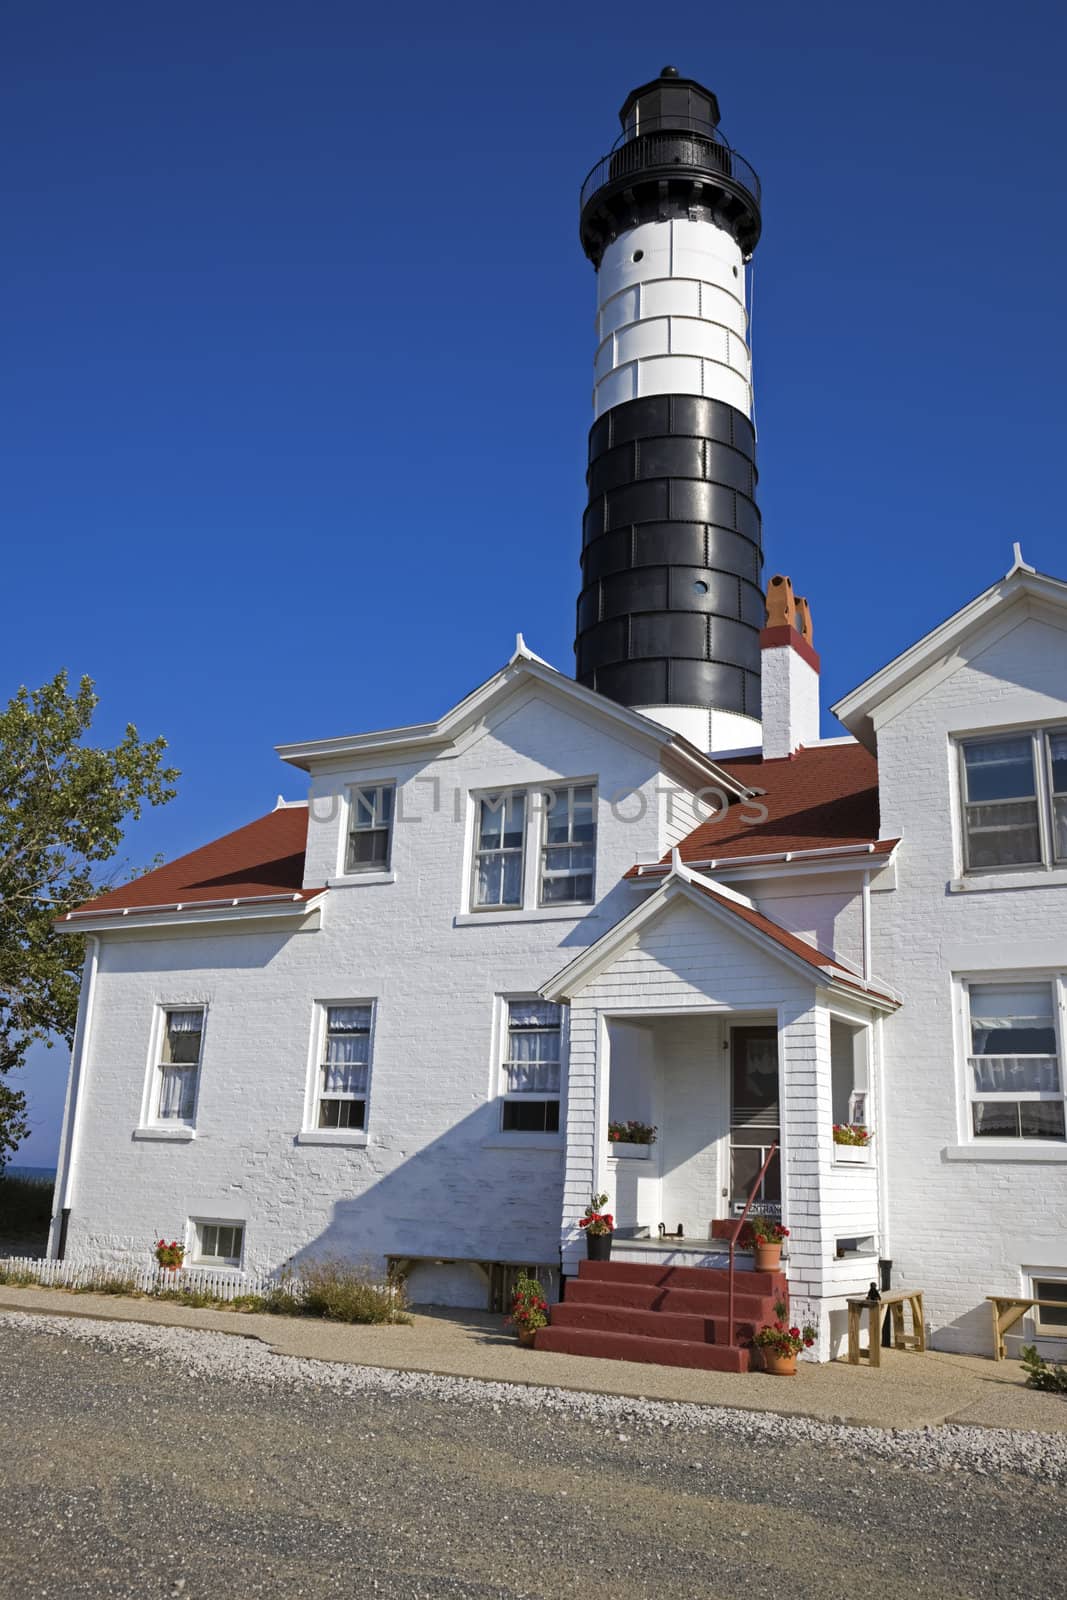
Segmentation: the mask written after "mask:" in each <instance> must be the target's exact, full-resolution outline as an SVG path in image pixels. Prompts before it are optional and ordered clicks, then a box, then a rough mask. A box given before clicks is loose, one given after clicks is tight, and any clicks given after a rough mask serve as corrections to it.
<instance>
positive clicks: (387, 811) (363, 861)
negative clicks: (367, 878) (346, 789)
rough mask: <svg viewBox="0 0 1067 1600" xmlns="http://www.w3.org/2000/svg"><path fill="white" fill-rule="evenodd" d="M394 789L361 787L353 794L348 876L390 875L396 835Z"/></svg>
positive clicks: (347, 862)
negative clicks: (394, 834)
mask: <svg viewBox="0 0 1067 1600" xmlns="http://www.w3.org/2000/svg"><path fill="white" fill-rule="evenodd" d="M394 794H395V788H394V785H393V784H391V783H377V784H371V785H370V786H369V787H368V786H365V785H361V786H360V787H359V788H357V789H353V790H352V810H351V821H350V826H349V831H348V854H347V855H346V857H345V871H346V872H388V870H389V859H390V855H391V848H392V835H393V798H394Z"/></svg>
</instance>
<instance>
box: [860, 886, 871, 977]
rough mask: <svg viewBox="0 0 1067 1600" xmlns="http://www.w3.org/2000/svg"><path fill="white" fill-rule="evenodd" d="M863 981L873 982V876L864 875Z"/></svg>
mask: <svg viewBox="0 0 1067 1600" xmlns="http://www.w3.org/2000/svg"><path fill="white" fill-rule="evenodd" d="M862 909H863V981H864V983H870V981H871V875H870V873H869V872H865V873H864V874H863V894H862Z"/></svg>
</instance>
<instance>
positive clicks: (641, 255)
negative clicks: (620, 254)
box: [630, 250, 645, 261]
mask: <svg viewBox="0 0 1067 1600" xmlns="http://www.w3.org/2000/svg"><path fill="white" fill-rule="evenodd" d="M644 259H645V252H644V251H643V250H635V251H634V253H633V255H632V256H631V257H630V260H631V261H643V260H644Z"/></svg>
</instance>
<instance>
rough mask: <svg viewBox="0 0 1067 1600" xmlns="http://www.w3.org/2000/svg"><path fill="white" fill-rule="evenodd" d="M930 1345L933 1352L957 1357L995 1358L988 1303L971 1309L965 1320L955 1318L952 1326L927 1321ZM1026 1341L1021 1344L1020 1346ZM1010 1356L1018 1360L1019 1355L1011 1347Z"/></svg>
mask: <svg viewBox="0 0 1067 1600" xmlns="http://www.w3.org/2000/svg"><path fill="white" fill-rule="evenodd" d="M926 1329H927V1343H928V1344H929V1346H930V1348H931V1349H932V1350H946V1351H948V1352H950V1353H951V1354H954V1355H968V1356H975V1355H983V1356H992V1354H993V1313H992V1311H991V1310H990V1308H989V1305H988V1303H987V1302H985V1301H983V1302H982V1304H981V1305H977V1306H972V1307H971V1309H970V1310H969V1311H965V1312H963V1314H962V1316H959V1317H956V1318H954V1319H953V1321H952V1322H944V1323H941V1325H940V1326H936V1327H935V1326H934V1323H933V1322H932V1320H931V1319H930V1318H929V1317H928V1318H927V1323H926ZM1023 1342H1025V1341H1022V1340H1020V1341H1019V1343H1020V1344H1021V1343H1023ZM1008 1354H1009V1356H1011V1357H1012V1358H1013V1359H1015V1360H1018V1355H1019V1351H1018V1348H1016V1349H1015V1350H1014V1351H1013V1350H1012V1348H1011V1346H1010V1344H1009V1346H1008Z"/></svg>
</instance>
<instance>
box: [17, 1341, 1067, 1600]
mask: <svg viewBox="0 0 1067 1600" xmlns="http://www.w3.org/2000/svg"><path fill="white" fill-rule="evenodd" d="M1065 1482H1067V1443H1065V1440H1064V1437H1063V1436H1058V1435H1047V1434H1046V1435H1038V1434H1020V1433H1015V1434H1009V1433H1004V1432H998V1431H993V1430H985V1431H983V1430H979V1429H970V1428H959V1429H947V1428H946V1429H937V1430H934V1431H931V1432H929V1433H922V1434H915V1433H898V1434H887V1433H878V1432H876V1431H874V1430H867V1429H858V1428H849V1427H843V1426H835V1425H832V1424H827V1423H817V1422H807V1421H804V1420H802V1419H796V1418H794V1419H788V1420H786V1419H781V1418H775V1417H770V1416H767V1415H761V1414H755V1413H750V1412H738V1411H730V1412H727V1411H723V1410H717V1411H716V1410H711V1409H707V1408H698V1407H695V1406H686V1405H667V1404H662V1403H658V1402H657V1403H653V1402H641V1401H633V1400H625V1399H620V1398H617V1397H609V1396H595V1395H592V1396H590V1395H582V1394H577V1393H572V1392H563V1391H558V1390H534V1389H518V1388H507V1387H504V1386H499V1385H493V1384H479V1383H475V1382H472V1381H471V1380H467V1379H456V1378H434V1377H431V1376H428V1375H426V1374H409V1373H399V1372H388V1371H382V1370H379V1369H370V1368H341V1367H337V1366H331V1365H326V1364H323V1363H315V1362H310V1361H297V1360H293V1359H290V1358H287V1357H281V1356H277V1355H275V1354H273V1353H272V1352H270V1351H268V1350H266V1349H265V1348H264V1347H263V1346H262V1345H260V1344H258V1343H256V1342H253V1341H250V1340H247V1339H240V1338H235V1337H232V1336H227V1335H224V1334H209V1333H186V1332H181V1331H178V1330H176V1329H173V1328H158V1327H143V1326H138V1325H133V1324H122V1325H119V1324H112V1323H94V1322H86V1321H81V1320H72V1319H67V1318H54V1319H51V1318H47V1317H28V1316H17V1315H15V1316H7V1317H0V1489H2V1500H0V1506H2V1511H0V1595H2V1596H3V1597H4V1600H7V1597H9V1596H10V1597H11V1600H35V1597H38V1596H41V1597H43V1596H50V1597H51V1596H55V1597H61V1596H62V1597H67V1596H72V1597H73V1596H82V1595H90V1596H94V1597H104V1596H122V1597H131V1600H132V1597H137V1600H142V1597H144V1600H154V1597H156V1596H169V1597H172V1600H178V1597H181V1600H246V1597H247V1600H253V1597H256V1600H258V1597H263V1596H270V1597H272V1600H273V1597H278V1600H283V1597H284V1600H289V1597H297V1600H298V1597H308V1600H318V1597H319V1596H330V1595H347V1596H356V1597H359V1596H363V1595H380V1596H383V1597H391V1600H392V1597H395V1600H419V1597H422V1596H434V1597H437V1596H462V1597H470V1600H475V1597H479V1600H481V1597H485V1600H488V1597H494V1600H497V1597H499V1600H504V1597H507V1600H519V1597H530V1596H537V1597H548V1596H552V1597H558V1596H577V1595H582V1596H590V1597H591V1600H599V1597H600V1596H601V1595H604V1596H610V1597H612V1600H651V1597H653V1596H655V1597H661V1596H662V1597H670V1600H673V1597H680V1596H685V1597H687V1600H688V1597H711V1600H734V1597H737V1600H742V1597H743V1600H752V1596H753V1594H754V1593H755V1592H756V1591H757V1590H758V1592H759V1594H761V1595H766V1596H770V1595H782V1596H789V1597H790V1600H793V1597H795V1600H816V1597H819V1600H825V1597H836V1596H841V1597H844V1596H849V1597H850V1600H852V1597H854V1596H855V1595H856V1594H857V1593H871V1592H875V1593H878V1594H884V1595H889V1594H892V1593H894V1592H897V1593H900V1594H907V1595H908V1596H909V1600H914V1597H919V1596H931V1595H939V1596H940V1595H956V1596H979V1595H980V1596H982V1597H983V1600H988V1597H990V1596H1000V1595H1003V1596H1008V1595H1011V1596H1012V1597H1013V1600H1015V1597H1018V1596H1020V1595H1023V1596H1028V1595H1035V1596H1038V1595H1040V1596H1042V1597H1048V1596H1058V1595H1067V1559H1065V1557H1067V1518H1065V1511H1067V1493H1065ZM894 1585H896V1588H895V1589H894Z"/></svg>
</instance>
